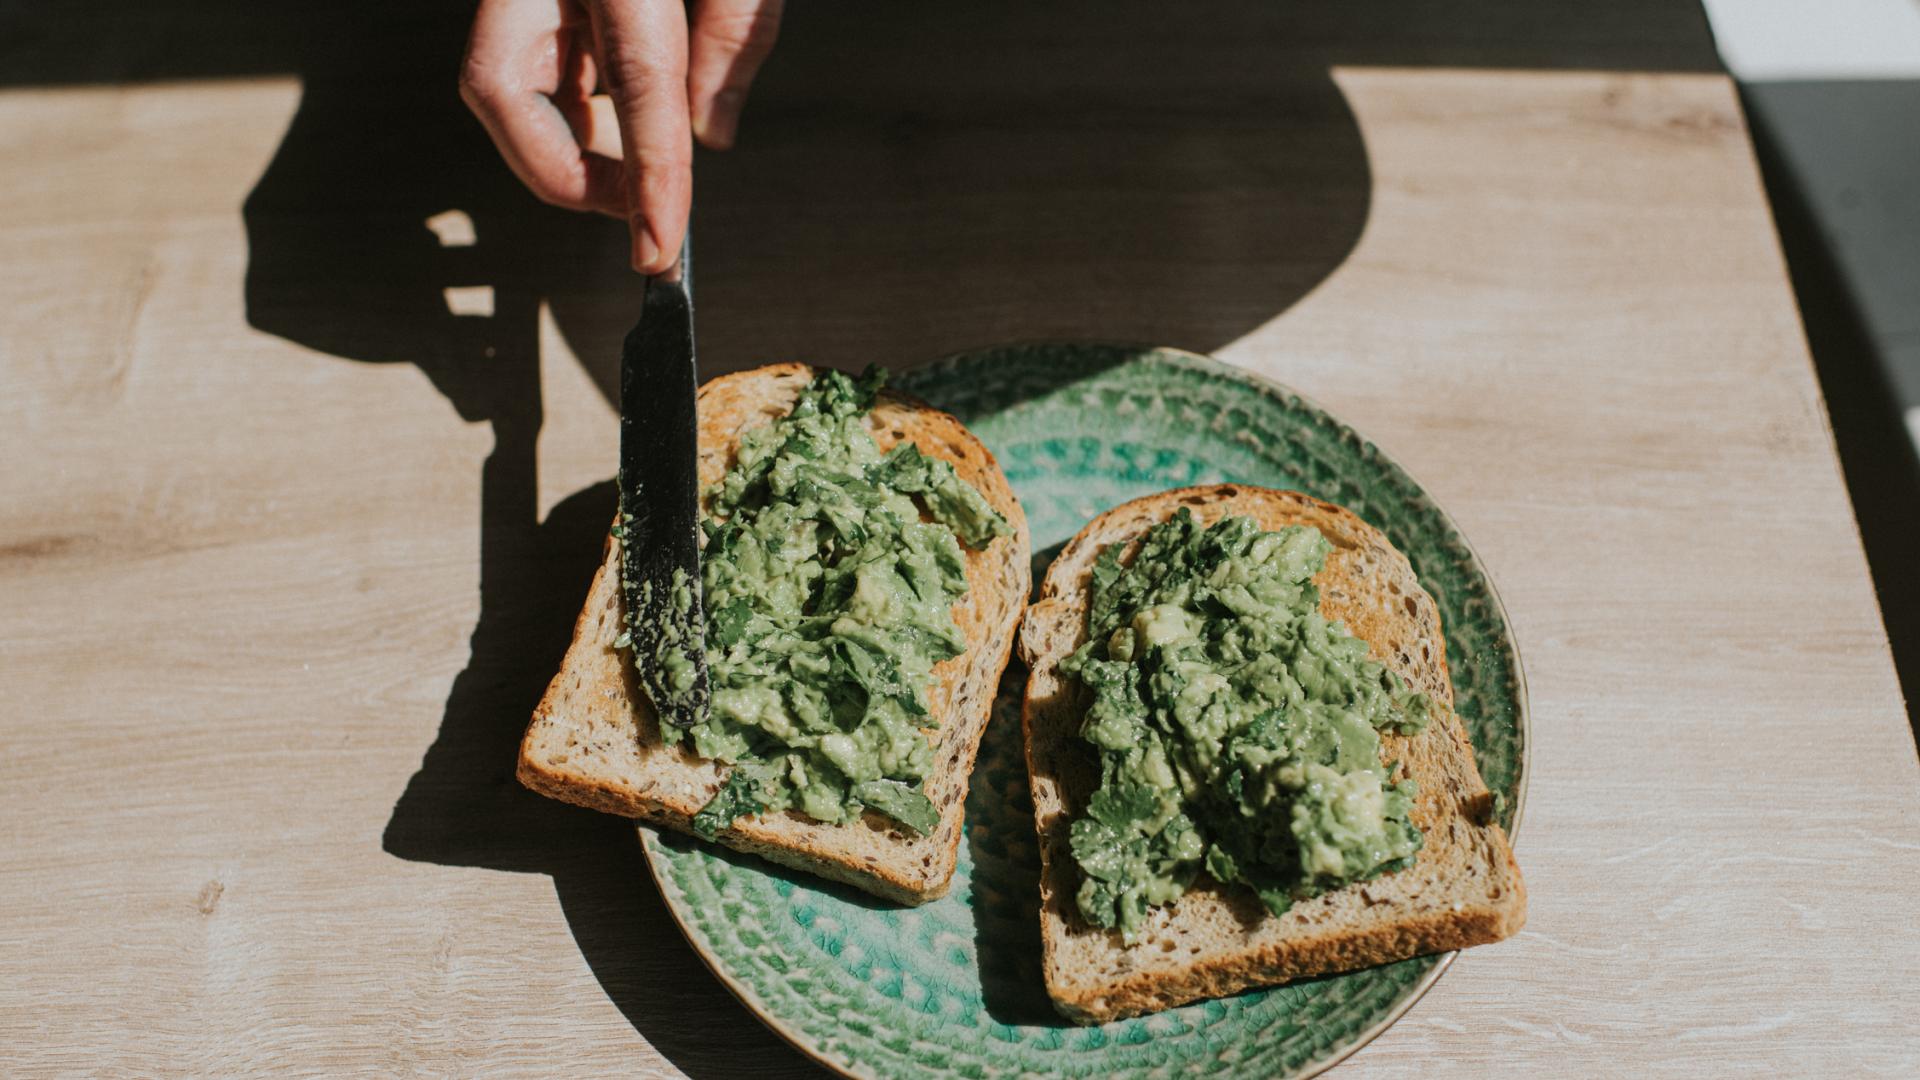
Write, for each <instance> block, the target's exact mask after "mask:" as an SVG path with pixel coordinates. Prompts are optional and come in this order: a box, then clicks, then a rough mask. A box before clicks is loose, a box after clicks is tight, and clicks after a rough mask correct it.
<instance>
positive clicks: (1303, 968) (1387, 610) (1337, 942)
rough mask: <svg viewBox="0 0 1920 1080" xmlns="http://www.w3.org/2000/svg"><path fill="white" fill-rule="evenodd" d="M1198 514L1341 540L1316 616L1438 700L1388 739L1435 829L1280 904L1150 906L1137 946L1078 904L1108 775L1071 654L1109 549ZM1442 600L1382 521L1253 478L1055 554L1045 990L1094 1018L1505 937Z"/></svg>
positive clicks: (1090, 535)
mask: <svg viewBox="0 0 1920 1080" xmlns="http://www.w3.org/2000/svg"><path fill="white" fill-rule="evenodd" d="M1182 507H1185V508H1187V509H1189V510H1191V511H1192V512H1193V514H1194V516H1195V517H1196V518H1198V519H1199V520H1201V521H1202V522H1207V523H1211V522H1213V521H1217V520H1218V519H1220V518H1221V517H1224V516H1227V515H1229V514H1239V515H1243V516H1247V517H1251V518H1253V519H1254V520H1255V521H1257V522H1259V524H1260V526H1261V527H1262V528H1265V529H1278V528H1281V527H1283V526H1286V525H1311V526H1314V527H1315V528H1317V529H1319V530H1320V531H1321V532H1322V533H1324V534H1325V535H1326V538H1327V540H1328V541H1330V542H1331V543H1332V545H1333V552H1332V554H1331V555H1329V556H1328V559H1327V565H1326V569H1325V570H1323V571H1322V572H1321V573H1320V574H1319V576H1318V577H1316V578H1315V579H1314V581H1315V584H1316V585H1318V586H1319V588H1320V611H1321V613H1322V614H1323V615H1325V616H1326V617H1327V618H1328V619H1336V620H1339V621H1340V622H1343V623H1345V624H1346V626H1347V629H1348V630H1349V631H1351V632H1352V633H1353V634H1354V635H1355V636H1357V637H1360V638H1362V639H1364V640H1366V641H1367V642H1368V643H1369V644H1370V645H1371V647H1372V648H1371V653H1372V655H1373V657H1374V658H1375V659H1377V660H1379V661H1381V662H1382V663H1384V664H1386V665H1387V666H1388V667H1390V668H1392V669H1393V670H1394V671H1395V672H1396V673H1398V674H1399V675H1400V676H1401V678H1403V679H1405V680H1406V681H1407V682H1408V683H1409V684H1410V685H1412V686H1414V687H1416V688H1417V689H1420V690H1424V691H1425V692H1426V693H1427V694H1428V695H1429V696H1430V697H1431V698H1432V700H1433V703H1434V705H1435V706H1436V707H1435V708H1434V710H1433V713H1432V716H1431V719H1430V720H1429V722H1428V724H1427V726H1426V728H1425V729H1424V730H1423V731H1422V732H1421V733H1420V734H1418V735H1414V736H1400V735H1393V734H1390V733H1382V736H1381V742H1382V747H1381V753H1382V757H1383V760H1384V761H1386V762H1396V761H1397V762H1399V767H1398V769H1397V771H1396V772H1395V774H1394V775H1395V778H1396V779H1399V778H1401V777H1403V776H1405V775H1408V774H1411V775H1412V777H1413V778H1414V780H1415V781H1417V782H1418V784H1419V795H1418V798H1417V799H1416V802H1415V806H1414V811H1413V820H1414V823H1415V824H1417V825H1418V826H1419V827H1420V828H1421V830H1422V831H1423V832H1424V834H1425V846H1424V847H1423V848H1422V849H1421V851H1420V854H1419V857H1418V859H1417V860H1416V861H1415V863H1414V865H1413V866H1411V867H1408V868H1407V869H1405V870H1401V871H1399V872H1397V873H1393V874H1387V875H1384V876H1382V877H1378V878H1375V879H1373V880H1371V881H1366V882H1361V883H1357V884H1353V885H1349V886H1347V887H1346V888H1343V889H1339V890H1337V891H1334V892H1330V893H1326V894H1324V895H1321V896H1318V897H1315V898H1313V899H1311V900H1304V901H1301V902H1299V903H1297V904H1295V905H1294V906H1293V908H1292V909H1291V910H1289V911H1288V912H1286V913H1285V914H1283V915H1278V916H1276V915H1272V914H1269V913H1268V912H1267V910H1266V909H1265V908H1264V907H1263V906H1262V905H1261V904H1260V902H1259V901H1258V900H1257V899H1256V898H1255V897H1254V895H1253V893H1252V891H1251V890H1248V889H1246V888H1243V887H1238V886H1221V885H1219V884H1218V883H1216V882H1214V881H1213V880H1212V879H1211V878H1208V877H1206V876H1205V875H1202V877H1201V878H1200V882H1201V884H1198V885H1196V887H1195V888H1194V889H1192V890H1190V891H1189V892H1188V893H1186V894H1185V895H1184V896H1182V897H1181V898H1180V899H1178V900H1176V901H1174V902H1173V903H1171V904H1168V905H1165V906H1163V907H1161V908H1157V909H1155V910H1153V911H1152V912H1151V913H1150V915H1149V918H1148V923H1147V926H1146V929H1145V930H1143V931H1142V933H1141V935H1140V938H1139V940H1138V941H1137V942H1136V943H1135V944H1134V945H1131V946H1128V945H1124V944H1122V943H1121V940H1120V935H1119V934H1118V933H1116V932H1113V931H1109V930H1103V929H1099V928H1096V927H1094V926H1092V925H1090V924H1088V923H1087V921H1086V920H1085V919H1084V918H1083V917H1082V916H1081V915H1080V912H1079V909H1078V908H1077V906H1076V905H1075V902H1074V894H1075V892H1076V891H1077V890H1078V888H1079V886H1080V881H1081V876H1080V870H1079V868H1078V866H1077V865H1076V864H1075V863H1074V861H1073V857H1072V854H1071V850H1070V849H1069V847H1068V842H1067V830H1068V826H1069V825H1070V824H1071V822H1072V821H1073V819H1074V818H1076V817H1078V816H1079V815H1080V813H1081V812H1082V810H1083V808H1084V806H1085V805H1086V800H1087V798H1088V797H1089V796H1090V795H1091V794H1092V792H1093V790H1094V789H1095V788H1096V787H1097V786H1098V783H1099V767H1098V763H1097V760H1096V758H1095V755H1094V752H1093V750H1092V748H1091V747H1089V746H1088V745H1087V744H1086V743H1085V742H1083V741H1082V740H1081V739H1080V737H1079V729H1080V723H1081V719H1082V717H1083V716H1084V714H1085V712H1086V708H1087V700H1086V694H1085V691H1084V690H1083V689H1082V688H1081V686H1080V684H1079V681H1078V680H1076V679H1072V678H1070V677H1068V676H1065V675H1063V674H1062V673H1061V672H1060V670H1059V664H1060V661H1061V660H1063V659H1065V658H1066V656H1067V655H1068V654H1069V653H1071V652H1072V651H1073V650H1074V649H1076V648H1078V647H1079V646H1080V644H1081V642H1083V641H1084V640H1085V639H1086V634H1087V607H1088V604H1089V602H1090V599H1091V594H1090V588H1091V584H1090V579H1089V573H1090V571H1091V569H1092V566H1093V562H1094V559H1095V558H1096V557H1097V556H1098V555H1099V554H1100V552H1101V551H1102V550H1104V549H1105V548H1106V547H1107V546H1108V545H1110V544H1116V543H1129V542H1131V541H1133V540H1135V539H1137V538H1138V537H1139V536H1140V535H1141V534H1142V533H1144V532H1145V531H1146V530H1147V529H1148V528H1149V527H1150V526H1152V525H1155V524H1157V523H1159V522H1162V521H1165V520H1167V519H1168V518H1170V517H1172V516H1173V515H1174V514H1175V513H1176V512H1177V511H1178V510H1180V509H1181V508H1182ZM1446 653H1447V651H1446V644H1445V639H1444V638H1443V637H1442V636H1441V633H1440V615H1439V611H1438V610H1437V609H1436V608H1435V606H1434V603H1433V598H1432V597H1430V596H1428V595H1427V593H1426V590H1424V589H1422V588H1421V587H1420V583H1419V582H1418V581H1416V580H1415V578H1414V574H1413V568H1412V566H1411V565H1409V564H1408V562H1407V559H1406V557H1405V556H1404V555H1402V554H1400V553H1399V552H1398V551H1395V550H1394V549H1393V547H1392V545H1390V544H1389V543H1388V542H1387V539H1386V537H1384V536H1382V535H1381V534H1380V532H1379V530H1377V529H1375V528H1373V527H1372V526H1370V525H1368V524H1367V523H1366V522H1364V521H1361V520H1360V519H1359V518H1358V517H1356V516H1354V515H1353V514H1352V513H1351V512H1349V511H1347V510H1343V509H1341V508H1340V507H1337V506H1333V505H1331V504H1328V503H1324V502H1321V501H1319V500H1317V499H1312V498H1309V497H1307V496H1305V495H1302V494H1299V493H1298V492H1292V491H1272V490H1267V489H1263V488H1254V487H1246V486H1242V485H1225V484H1223V485H1218V486H1214V487H1196V488H1184V489H1181V490H1178V491H1168V492H1163V493H1161V494H1158V495H1151V496H1148V497H1146V498H1143V499H1136V500H1134V501H1133V502H1130V503H1127V504H1125V505H1123V506H1120V507H1117V508H1115V509H1113V510H1111V511H1108V512H1107V513H1105V514H1102V515H1101V516H1099V517H1098V518H1095V519H1094V520H1093V521H1092V522H1091V523H1089V524H1088V525H1087V526H1086V528H1084V529H1082V530H1081V531H1080V533H1079V534H1078V535H1076V536H1075V537H1074V538H1073V539H1072V540H1071V541H1069V542H1068V543H1067V545H1066V547H1065V548H1064V549H1063V550H1062V551H1061V552H1060V555H1059V557H1058V558H1057V559H1055V560H1054V562H1053V566H1052V568H1051V569H1050V570H1049V571H1048V572H1047V576H1046V580H1045V582H1044V584H1043V586H1042V589H1041V594H1040V599H1039V600H1038V601H1037V602H1035V603H1034V604H1033V606H1032V607H1030V608H1029V609H1028V611H1027V618H1026V625H1025V627H1024V629H1023V630H1022V631H1021V654H1022V656H1023V657H1024V658H1025V659H1026V661H1027V663H1028V664H1029V665H1030V666H1031V669H1032V675H1031V677H1030V678H1029V680H1028V682H1027V696H1026V703H1025V707H1024V709H1023V713H1022V715H1023V723H1024V726H1025V734H1026V749H1027V768H1028V772H1029V775H1030V776H1031V778H1032V787H1033V806H1034V816H1035V819H1036V823H1037V825H1038V827H1039V830H1040V861H1041V866H1042V871H1041V879H1040V897H1041V912H1040V923H1041V927H1040V932H1041V939H1042V942H1043V946H1044V952H1045V956H1044V961H1043V966H1044V969H1045V973H1046V982H1047V992H1048V994H1050V995H1051V996H1052V997H1053V1000H1054V1004H1055V1006H1056V1007H1057V1008H1058V1009H1059V1010H1060V1012H1061V1013H1062V1014H1064V1015H1065V1016H1067V1017H1068V1018H1069V1019H1072V1020H1077V1021H1080V1022H1083V1023H1098V1022H1103V1021H1107V1020H1113V1019H1117V1018H1120V1017H1125V1016H1133V1015H1136V1014H1139V1013H1144V1012H1151V1011H1154V1010H1157V1009H1165V1008H1170V1007H1172V1006H1175V1005H1180V1004H1183V1003H1185V1002H1189V1001H1194V1000H1197V999H1199V998H1208V997H1218V996H1220V995H1223V994H1231V993H1235V992H1237V991H1240V990H1244V989H1247V988H1248V987H1253V986H1263V985H1269V984H1272V983H1279V982H1285V981H1287V980H1290V979H1295V978H1299V977H1302V976H1306V975H1318V974H1324V973H1327V972H1335V971H1347V970H1351V969H1353V968H1360V967H1367V966H1370V965H1373V964H1380V963H1385V962H1388V961H1391V960H1402V959H1405V958H1407V957H1410V956H1417V955H1419V954H1422V953H1431V952H1440V951H1443V950H1447V949H1458V948H1463V947H1465V946H1468V945H1480V944H1484V943H1486V942H1491V941H1498V940H1500V939H1501V938H1504V937H1507V936H1508V935H1510V934H1512V933H1513V932H1514V931H1516V930H1518V929H1519V928H1520V926H1521V924H1522V923H1523V922H1524V921H1525V919H1526V902H1527V901H1526V887H1525V886H1524V885H1523V884H1522V883H1521V880H1520V869H1519V867H1518V866H1516V865H1515V864H1514V861H1513V852H1512V849H1511V848H1510V847H1509V846H1508V844H1507V836H1506V833H1505V832H1503V831H1502V830H1501V828H1500V826H1499V825H1496V824H1494V823H1493V820H1492V818H1493V812H1492V811H1493V798H1492V796H1491V795H1490V794H1489V793H1488V791H1487V788H1486V784H1485V783H1484V782H1482V780H1481V779H1480V772H1479V770H1478V769H1477V768H1476V767H1475V765H1474V762H1473V749H1472V747H1471V745H1470V744H1469V743H1468V742H1467V736H1466V732H1465V729H1464V728H1463V727H1462V726H1461V723H1460V718H1459V717H1458V716H1456V715H1455V714H1454V712H1453V687H1452V684H1450V683H1449V682H1448V681H1447V655H1446Z"/></svg>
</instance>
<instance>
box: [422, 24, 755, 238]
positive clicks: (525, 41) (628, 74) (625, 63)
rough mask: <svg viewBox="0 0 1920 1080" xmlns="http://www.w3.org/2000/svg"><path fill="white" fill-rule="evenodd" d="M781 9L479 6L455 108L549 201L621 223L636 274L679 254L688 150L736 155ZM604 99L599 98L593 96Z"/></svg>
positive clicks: (688, 186)
mask: <svg viewBox="0 0 1920 1080" xmlns="http://www.w3.org/2000/svg"><path fill="white" fill-rule="evenodd" d="M780 6H781V0H697V2H696V3H694V4H693V17H692V25H691V26H689V25H688V17H687V9H686V5H684V4H683V3H682V2H681V0H480V8H479V11H478V12H477V13H476V14H475V15H474V19H473V33H472V35H471V36H470V37H469V38H468V40H467V57H466V61H465V63H464V64H463V65H462V68H461V72H460V96H461V97H462V98H463V99H465V100H466V103H467V106H468V107H469V108H471V109H472V110H473V111H474V114H475V115H476V116H478V117H479V118H480V122H481V123H483V124H485V125H486V127H487V133H488V134H490V135H492V136H493V142H494V145H495V146H498V147H499V148H500V153H501V155H502V156H503V157H505V158H506V159H507V164H508V166H510V167H511V168H512V169H513V171H514V173H515V174H516V175H518V176H519V177H520V179H521V181H522V182H523V183H525V184H526V185H527V187H528V188H530V189H532V191H533V193H534V194H535V195H537V196H539V197H540V199H541V200H542V201H544V202H548V203H552V204H553V205H555V206H564V207H567V208H569V209H573V210H598V211H600V212H601V213H604V214H612V215H614V216H615V217H620V218H623V219H625V220H626V222H627V224H628V226H629V228H630V229H631V230H632V232H633V268H634V269H635V270H638V271H639V272H641V273H643V274H655V273H659V272H661V271H663V270H665V269H667V267H669V266H671V265H672V264H673V261H674V260H675V259H676V258H678V257H679V254H680V239H681V236H682V235H683V234H684V232H685V230H686V226H687V210H688V207H689V206H690V205H691V203H692V200H693V173H692V163H693V139H695V138H698V139H699V140H700V142H701V144H702V145H705V146H708V147H711V148H713V149H715V150H724V149H726V148H727V147H729V146H731V145H733V136H734V131H735V129H736V127H737V126H738V125H739V122H740V108H741V106H742V105H743V104H745V102H746V97H747V88H748V87H749V86H750V85H751V84H752V83H753V76H754V73H755V72H757V71H758V70H759V69H760V63H761V61H763V60H765V59H766V58H767V53H768V52H770V51H771V50H772V49H773V39H774V36H775V34H777V33H778V31H779V25H780ZM596 90H604V91H605V92H604V94H599V93H596Z"/></svg>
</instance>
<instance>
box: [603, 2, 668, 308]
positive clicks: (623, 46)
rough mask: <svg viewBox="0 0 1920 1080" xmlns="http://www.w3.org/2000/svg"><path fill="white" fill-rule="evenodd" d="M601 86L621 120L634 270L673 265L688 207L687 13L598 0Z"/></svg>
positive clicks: (648, 270)
mask: <svg viewBox="0 0 1920 1080" xmlns="http://www.w3.org/2000/svg"><path fill="white" fill-rule="evenodd" d="M592 12H593V26H594V32H595V36H596V38H597V39H598V41H599V43H600V81H601V84H602V85H603V86H604V87H605V88H606V91H607V95H608V96H609V97H611V98H612V99H613V107H614V112H615V113H616V114H617V115H618V117H619V120H620V142H621V146H622V148H623V149H622V159H623V183H622V186H623V188H624V189H625V192H626V196H627V224H628V226H629V227H630V228H631V229H632V231H633V268H634V269H635V270H638V271H640V272H641V273H643V274H657V273H660V272H661V271H663V270H665V269H667V267H668V266H670V265H672V263H673V260H674V259H675V258H676V257H677V256H678V255H679V252H680V240H681V237H682V236H683V235H685V233H686V227H687V211H688V209H689V207H690V206H691V205H692V202H693V133H692V131H691V129H690V127H689V122H688V116H687V13H686V8H685V7H684V6H682V4H681V3H680V0H602V2H600V3H596V4H594V5H593V6H592Z"/></svg>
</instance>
